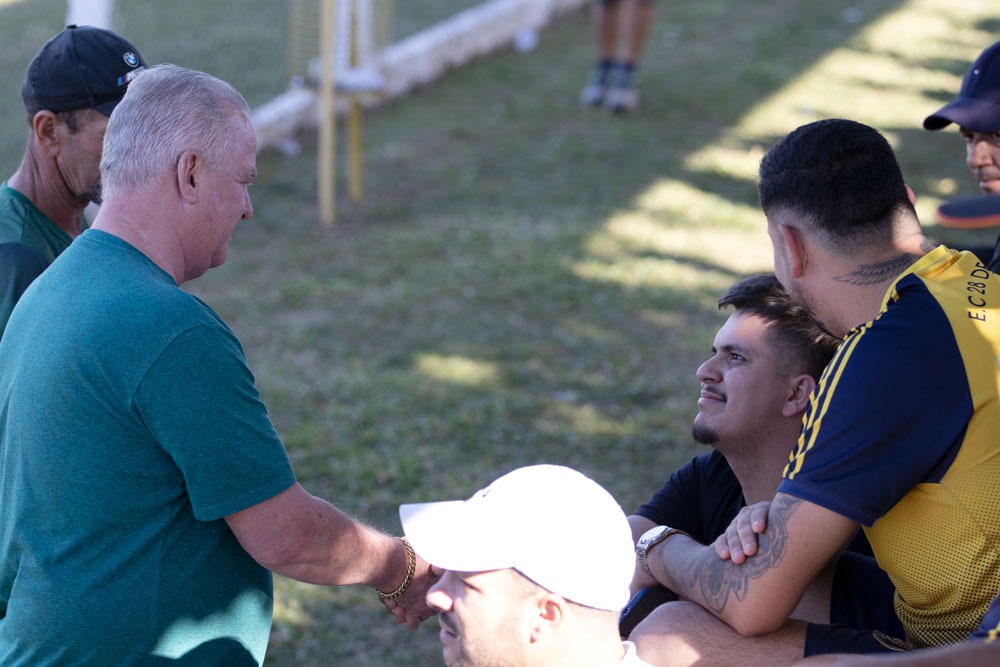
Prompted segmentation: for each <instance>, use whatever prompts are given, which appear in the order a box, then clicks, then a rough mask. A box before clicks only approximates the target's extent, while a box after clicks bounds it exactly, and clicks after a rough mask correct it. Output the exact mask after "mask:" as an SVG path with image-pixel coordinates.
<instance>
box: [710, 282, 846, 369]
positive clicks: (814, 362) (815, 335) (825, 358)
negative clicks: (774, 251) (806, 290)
mask: <svg viewBox="0 0 1000 667" xmlns="http://www.w3.org/2000/svg"><path fill="white" fill-rule="evenodd" d="M727 306H732V307H733V308H734V309H735V310H736V312H738V313H741V314H744V315H756V316H757V317H760V318H761V319H763V320H765V321H766V322H767V323H768V326H767V329H766V330H765V332H764V339H765V341H766V342H767V343H768V344H770V345H771V346H772V347H773V348H774V349H775V350H778V351H779V352H780V354H779V355H778V358H779V359H782V360H784V361H783V363H784V364H785V365H786V367H787V368H788V369H789V370H790V371H791V372H793V373H796V374H797V373H808V374H809V375H811V376H812V377H813V379H815V380H816V381H817V382H819V377H820V375H822V374H823V369H824V368H826V365H827V364H828V363H830V359H832V358H833V354H834V352H836V351H837V347H838V346H839V345H840V340H841V339H839V338H837V337H835V336H833V335H831V334H829V333H827V332H826V331H824V330H823V329H822V328H820V326H819V324H817V323H816V320H815V319H813V317H812V316H811V315H810V314H809V311H807V310H806V309H805V308H803V307H802V306H800V305H799V304H798V303H796V302H795V301H794V300H793V299H792V297H790V296H789V295H788V292H786V291H785V288H784V287H782V286H781V283H780V282H778V279H777V278H776V277H775V276H774V274H773V273H761V274H758V275H754V276H750V277H748V278H744V279H742V280H740V281H739V282H737V283H735V284H734V285H733V286H732V287H730V288H729V289H728V290H727V291H726V293H725V294H723V295H722V298H721V299H719V308H720V309H721V308H725V307H727Z"/></svg>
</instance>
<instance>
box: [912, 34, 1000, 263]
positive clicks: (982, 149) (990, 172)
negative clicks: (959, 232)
mask: <svg viewBox="0 0 1000 667" xmlns="http://www.w3.org/2000/svg"><path fill="white" fill-rule="evenodd" d="M952 123H955V124H956V125H958V131H959V132H960V133H961V135H962V137H963V138H964V139H965V162H966V164H968V165H969V169H971V170H972V175H973V177H975V179H976V181H977V182H978V184H979V189H980V190H982V191H983V192H985V193H986V194H990V195H1000V42H996V43H995V44H993V45H992V46H990V47H989V48H987V49H986V50H985V51H983V52H982V53H981V54H979V57H978V58H976V60H975V62H973V63H972V66H971V67H969V71H968V72H966V73H965V78H964V79H963V80H962V87H961V89H959V91H958V97H956V98H955V99H954V100H952V101H951V102H949V103H948V104H946V105H944V106H943V107H941V108H940V109H938V110H937V111H936V112H934V113H933V114H931V115H930V116H928V117H927V118H925V119H924V129H925V130H940V129H941V128H944V127H947V126H948V125H951V124H952ZM997 201H998V202H1000V200H997ZM976 254H977V255H980V256H982V253H980V252H979V251H977V252H976ZM985 254H986V256H987V257H988V256H989V251H988V249H987V251H986V253H985ZM987 267H988V268H989V269H990V270H992V271H993V272H995V273H996V272H1000V237H998V238H997V245H996V248H995V249H994V250H993V256H992V259H990V260H989V262H987Z"/></svg>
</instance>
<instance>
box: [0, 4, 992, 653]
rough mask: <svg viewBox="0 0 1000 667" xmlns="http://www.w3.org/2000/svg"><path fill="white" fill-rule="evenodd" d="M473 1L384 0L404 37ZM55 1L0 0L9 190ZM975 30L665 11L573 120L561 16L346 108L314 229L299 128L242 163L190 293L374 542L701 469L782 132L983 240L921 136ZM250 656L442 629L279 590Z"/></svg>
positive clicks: (272, 76) (764, 8) (966, 10)
mask: <svg viewBox="0 0 1000 667" xmlns="http://www.w3.org/2000/svg"><path fill="white" fill-rule="evenodd" d="M472 4H473V3H472V2H465V1H459V0H452V1H451V2H447V1H446V0H436V1H434V2H431V1H427V0H419V1H418V0H408V1H400V0H397V1H396V11H397V15H398V18H399V25H404V26H408V27H407V28H406V29H405V30H401V29H399V28H398V27H397V34H407V33H408V32H412V31H413V30H416V29H419V27H421V26H423V25H429V24H430V23H431V22H432V21H434V20H438V19H440V18H442V17H443V16H447V15H448V14H449V13H451V12H452V11H457V10H459V9H462V8H465V7H468V6H470V5H472ZM61 5H62V3H61V2H56V1H54V0H31V1H30V2H21V3H6V4H2V5H0V19H3V25H4V26H5V29H4V30H5V33H6V35H7V39H6V41H5V42H4V44H3V45H2V46H0V59H2V60H0V64H2V65H4V66H3V67H0V83H2V84H3V89H4V90H6V91H8V92H7V94H6V95H4V96H0V103H2V106H0V109H2V111H3V113H4V114H5V116H4V118H5V119H6V121H7V122H6V123H5V124H4V126H3V132H2V134H0V142H2V144H0V145H2V146H3V148H4V149H5V150H4V151H2V152H0V161H2V162H3V165H2V166H3V170H4V173H9V172H10V171H11V170H12V169H13V168H14V166H15V165H16V163H17V160H18V158H19V156H20V152H21V150H22V147H23V141H24V126H23V115H24V114H23V109H22V108H21V106H20V98H19V96H18V92H17V91H18V85H19V83H20V78H21V75H22V73H23V70H24V66H25V65H26V63H27V61H28V60H29V59H30V57H31V55H32V54H33V53H34V51H35V50H36V49H37V47H38V45H39V44H40V43H41V41H43V40H44V39H45V38H47V37H48V36H50V35H51V34H54V33H55V32H56V31H57V30H58V29H59V27H60V21H59V20H58V19H59V16H60V12H61V11H62V10H61V9H60V8H61ZM120 5H121V8H120V21H121V23H120V29H121V31H122V32H123V33H125V34H126V35H127V36H128V37H129V38H130V39H131V40H132V41H133V42H134V43H135V44H136V45H137V46H138V47H139V48H140V49H141V50H142V52H143V54H144V55H145V56H146V58H147V60H149V61H150V62H161V61H172V62H175V63H178V64H181V65H185V66H189V67H196V68H199V69H205V70H208V71H210V72H213V73H215V74H218V75H220V76H222V77H223V78H227V79H229V80H230V81H232V82H233V83H234V84H235V85H237V87H239V88H240V89H241V90H243V91H244V93H245V94H246V96H247V98H248V99H249V100H250V102H251V104H260V103H262V102H264V101H266V100H267V99H269V98H270V97H272V96H273V95H275V94H277V93H279V92H281V90H283V88H284V85H285V81H286V72H285V70H284V49H285V44H286V39H287V34H286V32H285V29H284V26H285V22H286V14H287V3H284V2H264V1H262V0H258V1H256V2H250V1H246V2H242V1H237V0H226V1H211V2H209V1H205V0H202V1H201V2H194V1H193V0H171V2H151V1H147V2H139V0H131V1H129V0H120ZM998 29H1000V13H998V10H996V9H993V8H992V4H991V3H986V2H973V1H972V0H909V1H904V0H867V1H866V2H844V1H841V0H831V1H830V2H824V3H809V4H808V5H806V4H803V3H801V2H796V1H794V0H771V1H770V2H766V3H765V2H739V1H737V0H699V1H698V2H689V3H665V2H664V3H659V4H658V14H657V16H656V25H655V26H654V29H653V32H652V34H651V37H650V39H649V42H648V45H647V49H646V53H645V57H644V60H643V65H642V68H641V76H640V83H641V89H642V94H643V106H642V108H641V110H640V111H639V112H638V113H637V114H636V115H634V116H632V117H627V118H618V117H611V116H608V115H606V114H604V113H602V112H599V111H593V110H583V109H580V108H578V107H577V105H576V94H577V92H578V90H579V87H580V86H581V85H582V84H583V81H584V79H585V77H586V73H587V70H588V68H589V67H590V64H591V61H592V58H593V54H592V47H591V44H590V28H589V24H588V22H587V18H586V14H585V13H584V12H578V13H574V14H571V15H569V16H567V17H565V18H564V19H563V20H562V21H560V23H559V24H558V25H557V26H555V27H554V28H553V29H551V30H550V31H547V32H546V33H544V34H543V35H542V39H541V43H540V45H539V48H538V49H537V50H536V51H534V52H532V53H529V54H515V53H512V52H508V53H502V54H499V55H497V56H494V57H491V58H487V59H482V60H480V61H478V62H475V63H473V64H471V65H469V66H467V67H464V68H462V69H459V70H455V71H453V72H451V73H449V74H448V75H447V76H446V77H445V78H444V79H443V80H442V81H440V82H438V83H436V84H433V85H430V86H427V87H425V88H422V89H420V90H418V91H416V92H415V93H413V94H412V95H410V96H408V97H406V98H404V99H400V100H396V101H394V102H392V103H390V104H388V105H386V106H385V107H383V108H380V109H378V110H374V111H371V112H369V113H367V114H366V118H365V151H366V154H365V179H366V186H367V192H366V197H365V200H364V202H363V203H361V204H352V203H351V202H349V201H347V200H346V199H342V200H341V201H338V213H337V214H338V222H337V224H336V225H335V226H334V227H332V228H326V227H323V226H322V225H320V224H319V223H318V222H317V210H316V175H315V165H316V151H315V137H314V136H313V135H312V134H311V133H309V132H304V133H303V134H302V136H301V137H300V139H301V140H302V143H303V153H302V155H300V156H299V157H296V158H285V157H282V156H280V155H277V154H271V153H265V154H262V155H261V158H260V161H259V168H260V172H261V175H260V178H259V179H258V183H257V184H256V185H255V186H254V189H253V191H252V194H253V196H254V204H255V207H256V215H255V217H254V220H252V221H251V222H249V223H246V224H245V225H243V226H242V227H241V228H240V229H239V231H238V232H237V234H236V236H235V238H234V240H233V244H232V248H231V252H230V259H229V261H228V263H227V264H226V265H224V266H223V267H220V268H219V269H216V270H215V271H213V272H211V273H210V274H209V275H207V276H205V277H203V278H202V279H199V280H198V281H196V282H194V283H192V284H190V285H189V286H188V288H189V289H190V290H191V291H193V292H195V293H197V294H199V295H200V296H202V297H204V298H205V299H207V300H208V302H209V303H211V304H212V305H213V306H214V307H216V308H217V310H218V311H219V312H220V314H221V315H222V316H223V317H224V318H225V319H226V320H227V321H228V322H229V323H230V324H231V325H232V326H233V328H234V330H235V331H236V333H237V334H238V335H239V336H240V337H241V339H242V340H243V342H244V345H245V347H246V352H247V356H248V358H249V360H250V364H251V367H252V368H253V370H254V372H255V374H256V376H257V380H258V383H259V386H260V388H261V391H262V393H263V396H264V398H265V401H266V402H267V404H268V405H269V407H270V409H271V414H272V417H273V419H274V421H275V424H276V426H277V428H278V430H279V432H280V433H281V435H282V437H283V438H284V440H285V443H286V445H287V447H288V450H289V453H290V456H291V458H292V460H293V462H294V465H295V467H296V470H297V472H298V475H299V478H300V481H301V482H302V483H303V485H304V486H305V487H306V488H307V489H308V490H309V491H311V492H313V493H315V494H317V495H320V496H322V497H324V498H327V499H329V500H330V501H332V502H334V503H335V504H337V505H338V506H339V507H341V508H343V509H345V510H346V511H348V512H350V513H352V514H354V515H357V516H359V517H362V518H364V519H365V520H367V521H370V522H371V523H373V524H375V525H378V526H380V527H383V528H384V529H386V530H389V531H394V532H395V531H398V530H399V522H398V518H397V516H396V514H395V512H396V507H397V506H398V504H399V503H400V502H406V501H422V500H433V499H446V498H458V497H464V496H467V495H469V494H471V493H472V492H473V491H474V490H475V489H477V488H478V487H480V486H482V485H483V484H485V483H486V482H488V481H490V480H491V479H492V478H494V477H496V476H498V475H499V474H501V473H503V472H506V471H507V470H509V469H511V468H513V467H516V466H519V465H524V464H529V463H536V462H542V461H545V462H552V463H562V464H568V465H571V466H574V467H577V468H579V469H581V470H582V471H584V472H586V473H588V474H590V475H591V476H593V477H594V478H595V479H597V480H598V481H600V482H601V483H603V484H605V485H606V486H607V487H608V488H609V489H610V490H611V491H612V492H613V493H614V494H615V495H616V497H617V498H619V500H620V501H621V503H622V505H623V507H624V508H625V509H626V510H627V511H628V510H631V509H634V508H635V506H636V505H637V504H638V503H641V502H643V501H644V500H645V499H646V498H647V497H648V496H649V494H650V493H651V492H652V491H653V490H655V488H657V487H658V485H659V484H660V483H661V482H662V480H663V479H664V478H665V477H666V476H667V475H668V474H669V473H670V471H672V470H673V469H674V468H675V467H676V466H678V465H679V464H681V463H682V462H684V461H685V460H687V459H688V458H689V457H690V456H692V455H693V454H695V453H697V452H698V451H699V449H698V448H697V447H696V446H694V445H693V444H692V443H691V440H690V437H689V433H688V430H689V424H690V420H691V417H692V416H693V413H694V410H695V400H696V396H697V383H696V381H695V379H694V371H695V369H696V367H697V366H698V364H699V363H700V362H701V361H702V360H703V358H704V357H705V356H706V354H707V352H708V348H709V347H710V345H711V339H712V335H713V334H714V331H715V329H716V328H717V327H718V326H719V324H720V323H721V321H722V319H723V315H721V314H719V313H718V312H717V311H716V309H715V306H714V303H715V300H716V298H717V297H718V295H719V294H720V293H721V292H722V291H723V290H724V289H725V288H726V287H727V286H728V285H729V284H730V283H732V282H733V281H734V280H735V279H737V278H739V277H740V276H743V275H745V274H747V273H750V272H755V271H759V270H766V269H767V268H768V267H769V262H770V246H769V244H768V241H767V237H766V234H765V232H764V227H763V219H762V216H761V215H760V213H759V211H758V208H757V205H756V197H755V189H754V187H755V169H756V165H757V162H758V160H759V159H760V156H761V155H762V152H763V151H764V150H766V148H767V147H768V146H770V145H771V144H772V143H773V142H774V141H775V140H776V139H777V138H778V137H780V136H782V135H784V134H785V133H787V132H788V131H790V130H791V129H793V128H794V127H796V126H798V125H800V124H802V123H805V122H808V121H811V120H814V119H817V118H821V117H827V116H846V117H851V118H856V119H858V120H861V121H864V122H868V123H870V124H873V125H875V126H877V127H878V128H880V129H881V130H882V131H883V132H884V133H885V134H886V135H887V136H888V138H889V139H890V141H891V142H892V143H893V145H894V146H895V147H896V148H897V150H898V153H899V156H900V161H901V163H902V165H903V169H904V172H905V173H906V175H907V177H908V180H909V182H910V184H911V185H912V186H913V188H914V190H915V191H916V192H917V194H918V204H919V211H920V213H921V217H922V219H924V220H925V222H926V223H927V224H928V227H929V233H930V234H931V235H933V236H936V237H939V238H944V239H948V240H950V241H951V242H952V243H954V244H957V245H961V244H968V243H974V242H986V241H992V237H993V235H992V234H989V233H987V232H983V233H979V234H978V235H973V234H971V233H964V234H961V233H954V232H952V233H951V234H948V233H946V231H947V230H942V229H940V228H938V227H934V226H933V224H932V223H933V222H934V220H933V211H934V208H935V206H936V205H937V203H939V202H940V201H941V200H943V199H947V198H949V197H951V196H956V195H961V194H972V193H974V192H975V189H974V185H973V183H972V180H971V178H970V177H969V176H968V174H967V172H966V169H965V166H964V163H963V155H964V150H963V147H962V143H961V140H960V139H959V138H958V137H957V135H956V133H955V131H954V130H948V131H944V132H938V133H929V132H925V131H924V130H923V129H921V125H920V124H921V121H922V120H923V118H924V116H925V115H927V114H928V113H930V112H931V111H933V110H935V109H936V108H937V106H938V105H940V104H941V103H942V102H943V101H945V100H947V99H948V98H949V96H950V95H951V94H953V93H954V91H956V90H957V88H958V85H959V83H960V80H961V76H962V74H963V72H964V70H965V68H966V67H967V65H968V62H969V61H971V59H972V58H974V57H975V55H976V54H977V53H978V52H979V51H980V50H981V49H982V48H983V47H985V46H986V45H988V44H989V43H991V42H992V41H993V40H995V39H996V35H997V34H998V32H1000V30H998ZM342 144H343V142H341V145H342ZM341 164H343V163H341ZM344 171H345V170H344V169H343V168H340V169H339V170H338V172H339V173H341V174H342V173H344ZM345 191H346V187H344V186H343V184H341V185H340V187H338V192H341V193H343V192H345ZM570 555H571V554H570V553H568V554H567V556H570ZM268 664H271V665H281V666H292V665H295V666H305V667H309V666H314V665H315V666H319V665H325V666H326V665H348V666H353V665H358V666H360V665H437V664H440V658H439V647H438V641H437V626H436V623H434V622H433V621H432V622H429V623H426V624H425V626H424V627H423V628H421V629H420V630H418V631H417V632H412V633H411V632H407V631H406V630H403V629H401V628H399V627H397V626H395V625H394V624H393V623H392V622H391V620H390V618H389V617H388V616H387V615H385V614H384V612H382V611H381V608H380V606H379V605H378V603H377V602H376V600H375V595H374V593H373V592H372V591H370V590H367V589H325V588H320V587H315V586H308V585H301V584H297V583H294V582H290V581H287V580H284V579H279V580H278V582H277V584H276V611H275V624H274V632H273V636H272V641H271V646H270V650H269V660H268Z"/></svg>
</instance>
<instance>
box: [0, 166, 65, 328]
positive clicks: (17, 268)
mask: <svg viewBox="0 0 1000 667" xmlns="http://www.w3.org/2000/svg"><path fill="white" fill-rule="evenodd" d="M72 241H73V239H72V238H70V236H69V234H67V233H66V232H64V231H63V230H61V229H59V228H58V227H56V226H55V224H53V223H52V221H51V220H49V219H48V218H47V217H45V214H43V213H42V212H41V211H39V210H38V209H37V208H36V207H35V205H34V204H32V203H31V200H30V199H28V198H27V197H25V196H24V195H23V194H21V193H20V192H18V191H17V190H14V189H13V188H11V187H10V186H8V185H7V183H6V181H5V182H4V183H3V184H0V336H2V335H3V331H4V327H5V326H7V320H8V319H10V313H11V311H12V310H13V309H14V305H15V304H16V303H17V301H18V299H20V298H21V295H22V294H24V290H26V289H27V288H28V285H30V284H31V282H32V281H33V280H34V279H35V278H37V277H38V276H39V274H41V272H42V271H44V270H45V268H46V267H47V266H48V265H49V264H51V263H52V261H53V260H54V259H55V258H56V257H58V256H59V254H60V253H61V252H62V251H63V250H65V249H66V248H68V247H69V244H70V243H71V242H72Z"/></svg>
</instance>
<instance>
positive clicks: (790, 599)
mask: <svg viewBox="0 0 1000 667" xmlns="http://www.w3.org/2000/svg"><path fill="white" fill-rule="evenodd" d="M856 529H857V524H855V523H854V522H853V521H851V520H849V519H847V518H845V517H843V516H840V515H839V514H836V513H834V512H831V511H830V510H827V509H824V508H822V507H820V506H818V505H814V504H813V503H810V502H808V501H804V500H801V499H799V498H796V497H794V496H789V495H787V494H783V493H778V494H777V496H775V499H774V501H773V502H772V503H771V505H770V507H769V508H768V515H767V527H766V529H765V530H764V532H762V533H761V534H760V535H759V536H758V547H757V550H756V553H755V554H754V555H753V556H752V557H749V558H747V559H746V561H745V562H743V563H742V564H736V563H734V562H733V561H731V560H722V559H720V558H719V556H718V555H717V554H716V551H715V548H714V547H713V546H702V545H700V544H698V543H697V542H695V541H694V540H692V539H690V538H688V537H686V536H683V535H674V536H672V537H669V538H667V539H666V540H664V541H663V542H661V543H660V544H658V545H656V546H655V547H654V548H653V549H652V551H651V552H650V553H649V555H648V559H647V561H648V564H649V567H650V570H651V572H652V574H653V576H654V577H655V578H656V580H657V581H658V582H659V583H660V584H661V585H663V586H666V587H667V588H669V589H671V590H673V591H676V592H677V593H678V594H679V595H681V596H682V597H684V598H687V599H689V600H693V601H695V602H697V603H698V604H700V605H701V606H702V607H704V608H705V609H707V610H709V611H710V612H712V613H713V614H715V615H716V616H717V617H719V618H720V619H722V620H723V621H725V622H726V623H727V624H729V625H730V626H731V627H733V628H734V629H735V630H736V631H737V632H739V633H740V634H742V635H747V636H750V635H758V634H763V633H765V632H771V631H773V630H776V629H777V628H779V627H780V626H781V625H782V623H784V622H785V621H786V620H787V619H788V617H789V615H790V614H791V613H792V611H793V610H794V609H795V606H796V605H797V604H798V602H799V600H800V599H801V597H802V595H803V593H804V592H805V591H806V589H807V588H808V587H809V584H810V583H811V582H812V581H813V580H814V579H815V578H816V576H817V575H818V574H819V573H820V571H821V570H822V569H823V568H824V567H825V566H826V564H827V563H828V562H829V561H830V560H831V559H832V558H834V557H835V556H837V554H839V553H840V551H841V549H842V548H843V547H844V545H845V544H847V542H848V541H849V540H850V539H851V536H852V535H853V534H854V531H855V530H856Z"/></svg>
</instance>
